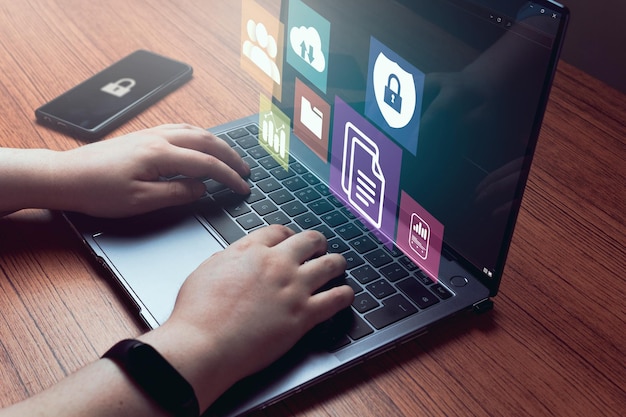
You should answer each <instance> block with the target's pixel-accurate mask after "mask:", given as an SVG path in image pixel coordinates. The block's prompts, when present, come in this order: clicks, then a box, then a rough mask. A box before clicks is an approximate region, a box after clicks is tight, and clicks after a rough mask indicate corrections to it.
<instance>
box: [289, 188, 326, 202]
mask: <svg viewBox="0 0 626 417" xmlns="http://www.w3.org/2000/svg"><path fill="white" fill-rule="evenodd" d="M294 195H295V196H296V197H297V198H298V199H299V200H300V201H302V202H303V203H304V204H306V203H310V202H312V201H315V200H317V199H319V198H321V196H320V195H319V193H318V192H317V191H315V190H314V189H313V188H305V189H302V190H300V191H296V192H295V193H294Z"/></svg>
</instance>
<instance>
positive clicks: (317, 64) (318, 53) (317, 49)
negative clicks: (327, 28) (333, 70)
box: [289, 26, 326, 73]
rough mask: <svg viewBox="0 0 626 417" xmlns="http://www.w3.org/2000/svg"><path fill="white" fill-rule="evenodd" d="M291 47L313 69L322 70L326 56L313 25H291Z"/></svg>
mask: <svg viewBox="0 0 626 417" xmlns="http://www.w3.org/2000/svg"><path fill="white" fill-rule="evenodd" d="M289 41H290V44H291V48H292V49H293V51H294V52H295V53H296V55H298V56H299V57H300V58H302V60H304V62H306V63H307V64H309V65H310V66H311V67H312V68H313V69H315V71H317V72H320V73H321V72H324V70H325V69H326V58H325V57H324V54H323V52H322V40H321V38H320V34H319V33H318V32H317V30H316V29H315V28H313V27H305V26H300V27H293V28H292V29H291V31H290V33H289Z"/></svg>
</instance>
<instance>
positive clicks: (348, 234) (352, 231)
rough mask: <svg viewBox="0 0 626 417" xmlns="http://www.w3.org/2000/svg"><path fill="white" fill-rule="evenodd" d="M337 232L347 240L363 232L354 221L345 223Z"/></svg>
mask: <svg viewBox="0 0 626 417" xmlns="http://www.w3.org/2000/svg"><path fill="white" fill-rule="evenodd" d="M336 232H337V234H338V235H339V236H341V237H342V238H344V239H345V240H351V239H354V238H355V237H357V236H358V235H360V234H361V231H360V230H359V228H358V227H356V226H355V225H354V224H352V223H347V224H344V225H343V226H340V227H338V228H337V230H336Z"/></svg>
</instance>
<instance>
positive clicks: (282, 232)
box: [231, 224, 295, 247]
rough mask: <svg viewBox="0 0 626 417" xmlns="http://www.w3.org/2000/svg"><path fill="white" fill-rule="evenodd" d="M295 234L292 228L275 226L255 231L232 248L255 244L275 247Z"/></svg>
mask: <svg viewBox="0 0 626 417" xmlns="http://www.w3.org/2000/svg"><path fill="white" fill-rule="evenodd" d="M294 234H295V232H294V231H293V230H291V229H290V228H288V227H286V226H282V225H277V224H274V225H270V226H267V227H263V228H261V229H258V230H255V231H254V232H252V233H250V234H249V235H247V236H244V237H242V238H241V239H239V240H238V241H236V242H235V243H233V244H232V245H231V246H250V245H254V244H261V245H264V246H267V247H274V246H276V245H278V244H279V243H281V242H283V241H285V240H286V239H288V238H290V237H291V236H293V235H294Z"/></svg>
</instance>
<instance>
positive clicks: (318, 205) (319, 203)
mask: <svg viewBox="0 0 626 417" xmlns="http://www.w3.org/2000/svg"><path fill="white" fill-rule="evenodd" d="M308 207H309V208H310V209H311V211H312V212H313V213H315V214H317V215H318V216H319V215H322V214H324V213H328V212H329V211H331V210H333V206H332V205H331V204H330V203H329V202H328V201H326V200H316V201H313V202H312V203H309V204H308Z"/></svg>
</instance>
